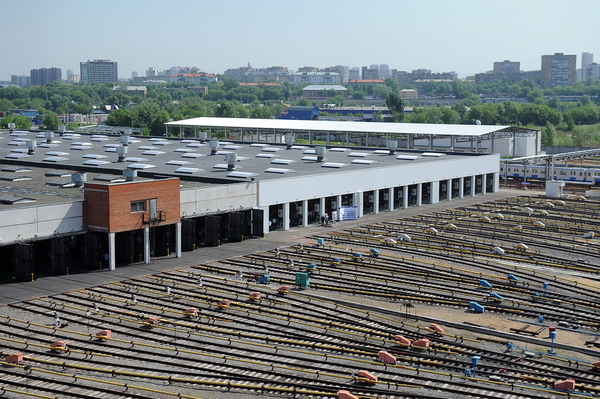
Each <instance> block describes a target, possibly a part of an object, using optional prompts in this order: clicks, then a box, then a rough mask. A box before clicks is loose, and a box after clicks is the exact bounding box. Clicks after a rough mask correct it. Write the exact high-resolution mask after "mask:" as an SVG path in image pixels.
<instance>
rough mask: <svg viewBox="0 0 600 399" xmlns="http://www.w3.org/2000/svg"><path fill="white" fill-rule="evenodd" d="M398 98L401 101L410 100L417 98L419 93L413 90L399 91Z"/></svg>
mask: <svg viewBox="0 0 600 399" xmlns="http://www.w3.org/2000/svg"><path fill="white" fill-rule="evenodd" d="M399 94H400V98H402V99H403V100H411V99H417V98H419V92H418V91H417V90H415V89H402V90H400V93H399Z"/></svg>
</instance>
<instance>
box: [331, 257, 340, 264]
mask: <svg viewBox="0 0 600 399" xmlns="http://www.w3.org/2000/svg"><path fill="white" fill-rule="evenodd" d="M341 264H342V260H341V259H340V258H333V260H332V261H331V266H335V265H341Z"/></svg>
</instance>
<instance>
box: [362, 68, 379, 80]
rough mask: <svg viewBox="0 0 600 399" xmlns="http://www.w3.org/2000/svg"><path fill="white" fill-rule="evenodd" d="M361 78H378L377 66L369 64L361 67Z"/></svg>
mask: <svg viewBox="0 0 600 399" xmlns="http://www.w3.org/2000/svg"><path fill="white" fill-rule="evenodd" d="M361 75H362V79H379V66H378V65H371V67H370V68H367V67H362V71H361Z"/></svg>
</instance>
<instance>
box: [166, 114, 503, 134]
mask: <svg viewBox="0 0 600 399" xmlns="http://www.w3.org/2000/svg"><path fill="white" fill-rule="evenodd" d="M166 125H175V126H202V127H208V126H211V127H221V128H225V127H228V128H248V129H271V130H273V129H282V130H290V129H291V130H312V131H338V132H353V133H397V134H434V135H447V136H481V135H484V134H488V133H492V132H496V131H498V130H503V129H506V128H509V127H510V126H490V125H442V124H429V123H381V122H344V121H319V120H316V121H312V120H311V121H300V120H293V119H292V120H287V119H249V118H216V117H200V118H192V119H184V120H180V121H174V122H167V123H166Z"/></svg>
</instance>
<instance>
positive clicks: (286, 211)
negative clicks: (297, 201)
mask: <svg viewBox="0 0 600 399" xmlns="http://www.w3.org/2000/svg"><path fill="white" fill-rule="evenodd" d="M283 229H284V230H289V229H290V203H289V202H286V203H284V204H283Z"/></svg>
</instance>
